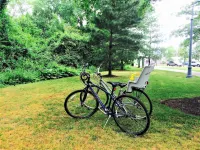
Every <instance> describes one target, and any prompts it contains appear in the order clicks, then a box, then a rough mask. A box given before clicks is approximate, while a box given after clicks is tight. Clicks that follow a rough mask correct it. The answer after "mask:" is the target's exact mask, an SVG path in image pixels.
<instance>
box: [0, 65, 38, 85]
mask: <svg viewBox="0 0 200 150" xmlns="http://www.w3.org/2000/svg"><path fill="white" fill-rule="evenodd" d="M39 77H40V73H39V72H37V71H33V70H23V69H20V68H18V69H15V70H7V71H5V72H2V73H1V74H0V78H1V83H0V84H3V85H6V84H8V85H15V84H20V83H29V82H35V81H39V80H40V79H39Z"/></svg>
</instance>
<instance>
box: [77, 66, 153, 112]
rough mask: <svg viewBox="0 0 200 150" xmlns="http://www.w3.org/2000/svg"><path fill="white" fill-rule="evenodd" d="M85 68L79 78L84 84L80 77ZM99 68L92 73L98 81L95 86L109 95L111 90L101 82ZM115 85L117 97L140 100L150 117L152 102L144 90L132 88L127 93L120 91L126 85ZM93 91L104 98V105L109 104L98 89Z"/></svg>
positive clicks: (83, 72)
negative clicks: (117, 88)
mask: <svg viewBox="0 0 200 150" xmlns="http://www.w3.org/2000/svg"><path fill="white" fill-rule="evenodd" d="M86 66H87V65H85V66H83V69H82V73H81V74H80V78H81V80H82V82H83V83H85V80H84V77H82V75H84V74H85V73H86V72H85V67H86ZM100 67H101V65H100V66H99V67H98V68H97V72H95V73H94V76H95V77H96V80H98V83H97V85H99V86H100V87H102V88H103V89H104V90H106V91H107V92H106V93H111V91H112V90H111V88H110V87H109V86H108V84H107V83H106V82H105V81H104V80H103V78H102V75H101V73H100V71H99V70H100ZM117 83H118V84H119V86H120V88H121V89H120V90H119V92H118V96H119V95H124V94H126V95H130V96H133V97H136V98H137V99H138V100H140V101H141V102H142V103H143V104H144V105H145V107H146V109H147V112H148V114H149V116H151V114H152V110H153V105H152V102H151V100H150V98H149V96H148V95H147V94H146V93H145V92H144V89H139V88H136V87H133V88H132V92H130V93H129V92H127V91H126V90H124V89H122V88H124V87H126V86H127V84H126V83H121V82H117ZM94 88H95V87H94ZM95 91H96V93H98V95H101V96H102V95H103V96H104V97H105V98H104V99H103V100H104V104H105V105H107V104H108V102H109V96H108V94H106V93H104V92H103V91H102V90H101V89H99V88H97V89H96V90H95Z"/></svg>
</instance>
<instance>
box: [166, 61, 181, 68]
mask: <svg viewBox="0 0 200 150" xmlns="http://www.w3.org/2000/svg"><path fill="white" fill-rule="evenodd" d="M167 66H179V67H182V66H183V64H182V63H180V62H174V61H169V62H168V63H167Z"/></svg>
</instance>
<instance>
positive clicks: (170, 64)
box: [167, 61, 176, 66]
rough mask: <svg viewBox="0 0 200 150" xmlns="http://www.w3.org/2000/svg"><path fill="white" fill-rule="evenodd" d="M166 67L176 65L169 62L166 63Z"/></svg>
mask: <svg viewBox="0 0 200 150" xmlns="http://www.w3.org/2000/svg"><path fill="white" fill-rule="evenodd" d="M167 66H176V64H175V63H174V62H173V61H169V62H168V63H167Z"/></svg>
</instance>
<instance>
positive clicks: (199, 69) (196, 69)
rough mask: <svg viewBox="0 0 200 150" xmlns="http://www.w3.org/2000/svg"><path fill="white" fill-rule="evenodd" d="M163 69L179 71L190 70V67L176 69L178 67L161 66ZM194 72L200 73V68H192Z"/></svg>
mask: <svg viewBox="0 0 200 150" xmlns="http://www.w3.org/2000/svg"><path fill="white" fill-rule="evenodd" d="M160 67H162V68H168V69H177V70H185V71H187V70H188V66H183V67H176V66H160ZM192 71H196V72H200V67H192Z"/></svg>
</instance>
